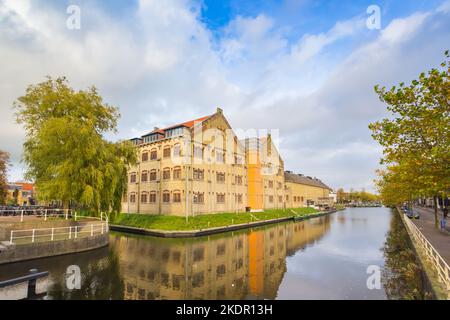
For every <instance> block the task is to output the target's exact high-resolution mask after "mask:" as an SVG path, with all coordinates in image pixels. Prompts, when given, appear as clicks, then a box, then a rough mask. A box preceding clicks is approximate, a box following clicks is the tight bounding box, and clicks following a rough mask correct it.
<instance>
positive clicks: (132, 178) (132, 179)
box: [130, 173, 136, 183]
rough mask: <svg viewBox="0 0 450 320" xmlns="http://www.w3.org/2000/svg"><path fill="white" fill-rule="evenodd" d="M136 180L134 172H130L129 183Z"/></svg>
mask: <svg viewBox="0 0 450 320" xmlns="http://www.w3.org/2000/svg"><path fill="white" fill-rule="evenodd" d="M135 182H136V173H132V174H131V175H130V183H135Z"/></svg>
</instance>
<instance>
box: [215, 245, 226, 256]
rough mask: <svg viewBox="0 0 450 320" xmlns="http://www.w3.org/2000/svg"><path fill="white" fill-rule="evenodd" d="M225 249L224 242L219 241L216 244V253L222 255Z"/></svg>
mask: <svg viewBox="0 0 450 320" xmlns="http://www.w3.org/2000/svg"><path fill="white" fill-rule="evenodd" d="M225 251H226V246H225V243H221V244H219V245H218V246H217V250H216V255H218V256H223V255H224V254H225Z"/></svg>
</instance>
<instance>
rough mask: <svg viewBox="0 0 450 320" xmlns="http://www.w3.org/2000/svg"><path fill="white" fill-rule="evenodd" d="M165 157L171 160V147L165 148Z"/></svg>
mask: <svg viewBox="0 0 450 320" xmlns="http://www.w3.org/2000/svg"><path fill="white" fill-rule="evenodd" d="M163 157H164V158H170V147H165V148H164V150H163Z"/></svg>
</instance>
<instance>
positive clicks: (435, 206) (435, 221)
mask: <svg viewBox="0 0 450 320" xmlns="http://www.w3.org/2000/svg"><path fill="white" fill-rule="evenodd" d="M433 201H434V225H435V227H436V228H438V229H439V214H438V198H437V196H434V197H433Z"/></svg>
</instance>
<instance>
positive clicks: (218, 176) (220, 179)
mask: <svg viewBox="0 0 450 320" xmlns="http://www.w3.org/2000/svg"><path fill="white" fill-rule="evenodd" d="M216 181H217V182H219V183H224V182H225V173H223V172H217V173H216Z"/></svg>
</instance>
